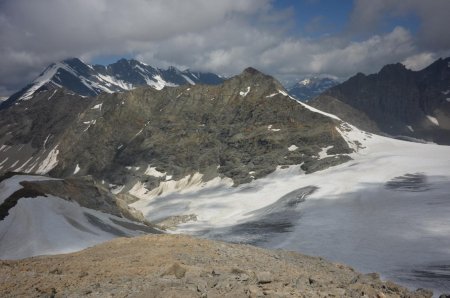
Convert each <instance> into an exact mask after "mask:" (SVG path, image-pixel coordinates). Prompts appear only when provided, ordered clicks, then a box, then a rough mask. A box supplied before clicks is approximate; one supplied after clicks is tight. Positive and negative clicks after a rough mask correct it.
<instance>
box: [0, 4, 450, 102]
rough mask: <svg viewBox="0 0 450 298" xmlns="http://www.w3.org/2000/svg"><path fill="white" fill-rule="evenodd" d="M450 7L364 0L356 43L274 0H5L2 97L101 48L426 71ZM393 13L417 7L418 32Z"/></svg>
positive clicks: (217, 64)
mask: <svg viewBox="0 0 450 298" xmlns="http://www.w3.org/2000/svg"><path fill="white" fill-rule="evenodd" d="M398 3H402V4H401V5H400V4H398ZM424 3H426V4H427V5H425V4H424ZM448 4H450V1H447V0H442V1H441V0H433V1H419V0H417V1H413V0H411V1H409V0H404V1H394V0H392V1H390V0H377V1H366V0H357V1H355V7H354V11H353V14H352V18H351V21H350V23H349V26H350V27H351V28H356V27H357V28H360V29H361V30H362V31H364V33H365V38H363V39H360V40H358V41H355V40H352V38H351V36H346V35H341V36H334V37H329V36H328V37H326V38H317V39H311V38H306V37H305V38H302V37H298V36H297V37H292V36H289V35H288V32H292V28H291V27H289V26H291V25H292V24H293V12H292V11H291V10H278V9H276V5H275V2H274V1H271V0H214V1H210V0H190V1H185V0H130V1H123V0H40V1H35V0H2V1H0V55H1V57H2V59H0V96H1V95H7V94H8V93H11V92H12V91H14V90H17V89H18V88H20V87H22V86H24V85H25V84H26V83H27V82H29V81H30V80H31V79H32V78H33V77H35V76H36V75H37V74H38V73H39V72H40V71H41V70H42V69H43V68H44V67H45V66H46V65H47V64H49V63H51V62H54V61H58V60H60V59H63V58H66V57H70V56H76V57H81V58H83V59H84V60H87V61H92V59H93V58H95V57H98V56H100V55H127V56H130V55H131V56H134V57H136V58H138V59H141V60H143V61H144V62H147V63H149V64H151V65H155V66H160V67H164V66H168V65H175V66H179V67H181V68H187V67H190V68H192V69H198V70H209V71H214V72H217V73H219V74H225V75H231V74H236V73H238V72H240V71H241V70H242V69H244V68H245V67H246V66H250V65H251V66H254V67H257V68H260V69H261V70H263V71H265V72H268V73H270V74H273V75H276V76H278V77H279V78H287V77H296V76H297V77H299V76H303V75H307V74H316V73H328V74H333V75H337V76H341V77H346V76H350V75H352V74H354V73H355V72H357V71H363V72H373V71H377V70H378V69H379V68H380V67H381V66H382V65H383V64H386V63H391V62H397V61H405V63H407V64H409V65H410V66H411V67H415V68H417V67H420V66H421V65H423V64H425V63H428V61H430V60H431V59H434V58H436V57H437V56H438V55H439V54H441V53H443V52H445V51H446V50H447V49H449V48H450V45H449V43H448V40H449V36H448V35H446V34H443V32H444V31H445V30H446V28H447V27H448V23H449V22H448V21H447V19H446V17H444V15H445V14H446V13H447V12H448V11H450V9H447V8H448ZM444 9H445V10H444ZM387 11H389V13H391V14H397V15H400V14H407V13H415V14H417V15H418V16H419V18H420V20H421V26H420V32H419V36H414V35H413V34H412V33H411V32H410V31H408V30H407V29H405V28H401V27H397V28H394V29H392V30H391V31H390V32H387V33H382V34H379V33H378V34H377V30H376V28H377V24H378V23H379V22H380V20H381V19H382V18H383V14H384V13H386V12H387ZM316 25H317V26H319V27H320V19H318V20H317V24H316ZM317 26H316V27H317ZM286 29H291V30H286ZM306 29H307V28H306ZM313 29H314V28H313ZM441 34H442V35H441Z"/></svg>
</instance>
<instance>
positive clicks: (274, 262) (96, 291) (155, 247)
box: [0, 235, 431, 298]
mask: <svg viewBox="0 0 450 298" xmlns="http://www.w3.org/2000/svg"><path fill="white" fill-rule="evenodd" d="M0 262H1V263H0V293H2V297H80V296H88V297H262V296H266V297H380V298H381V297H431V293H430V292H427V291H424V290H418V291H416V292H408V291H407V290H406V289H405V288H402V287H400V286H398V285H395V284H393V283H391V282H382V281H380V279H379V277H378V275H377V274H367V275H362V274H359V273H357V272H355V271H354V270H353V269H352V268H350V267H347V266H345V265H341V264H335V263H330V262H328V261H325V260H323V259H321V258H317V257H308V256H304V255H301V254H298V253H294V252H286V251H281V250H275V251H270V250H264V249H260V248H256V247H253V246H247V245H236V244H228V243H222V242H215V241H209V240H202V239H197V238H193V237H189V236H179V235H152V236H144V237H139V238H120V239H116V240H113V241H111V242H107V243H104V244H101V245H98V246H95V247H92V248H89V249H86V250H84V251H81V252H78V253H73V254H67V255H58V256H46V257H35V258H30V259H25V260H19V261H0Z"/></svg>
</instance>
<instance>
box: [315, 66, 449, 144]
mask: <svg viewBox="0 0 450 298" xmlns="http://www.w3.org/2000/svg"><path fill="white" fill-rule="evenodd" d="M449 82H450V58H446V59H442V58H441V59H438V60H436V61H435V62H433V63H432V64H430V65H429V66H428V67H426V68H424V69H422V70H419V71H412V70H409V69H407V68H406V67H405V66H404V65H403V64H401V63H396V64H389V65H386V66H384V67H383V68H382V69H381V70H380V71H379V72H378V73H375V74H370V75H365V74H362V73H358V74H356V75H355V76H353V77H351V78H350V79H348V80H347V81H345V82H343V83H342V84H340V85H337V86H335V87H332V88H330V89H328V90H327V91H325V92H324V93H323V94H321V95H320V96H319V97H318V98H316V99H314V100H313V101H311V105H313V106H315V107H316V108H318V109H322V110H324V111H327V112H330V113H334V114H336V115H337V116H340V117H341V118H342V119H343V120H344V121H347V122H350V123H354V124H355V125H358V124H357V121H356V122H354V121H355V120H354V119H352V118H351V117H348V115H347V116H346V115H344V113H343V111H344V110H345V109H346V108H345V107H344V106H343V105H341V107H339V108H336V105H338V104H339V102H342V103H344V104H346V105H349V106H351V107H352V108H353V109H355V110H357V111H359V112H360V113H361V114H360V116H359V118H365V119H370V121H371V122H372V124H371V125H369V126H371V127H372V129H371V128H368V127H369V126H366V128H368V129H369V131H371V132H383V133H385V134H387V135H390V136H394V137H397V136H399V137H401V136H405V137H411V138H417V139H423V140H426V141H431V142H437V143H439V144H450V96H449V94H450V83H449ZM330 100H333V101H334V104H333V106H334V108H331V106H330V105H329V104H330V103H331V102H330ZM374 124H375V125H374ZM374 126H376V127H374Z"/></svg>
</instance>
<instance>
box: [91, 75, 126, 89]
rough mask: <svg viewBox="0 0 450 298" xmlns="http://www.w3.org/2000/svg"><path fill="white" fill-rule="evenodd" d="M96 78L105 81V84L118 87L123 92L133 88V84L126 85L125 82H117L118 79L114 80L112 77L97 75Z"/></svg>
mask: <svg viewBox="0 0 450 298" xmlns="http://www.w3.org/2000/svg"><path fill="white" fill-rule="evenodd" d="M97 77H98V78H99V79H100V80H102V81H105V82H107V83H109V84H112V85H115V86H118V87H120V88H121V89H124V90H132V89H133V88H134V87H133V84H129V83H126V82H124V81H122V80H119V79H116V78H114V77H112V76H108V75H102V74H98V76H97ZM108 90H109V89H108ZM110 92H111V90H110Z"/></svg>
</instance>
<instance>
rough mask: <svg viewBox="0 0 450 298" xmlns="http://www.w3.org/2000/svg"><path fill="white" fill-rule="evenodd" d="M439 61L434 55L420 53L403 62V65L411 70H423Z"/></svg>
mask: <svg viewBox="0 0 450 298" xmlns="http://www.w3.org/2000/svg"><path fill="white" fill-rule="evenodd" d="M436 59H437V57H436V55H435V54H434V53H429V52H428V53H420V54H417V55H413V56H410V57H408V58H406V59H405V60H403V61H402V63H403V65H405V66H406V67H407V68H409V69H411V70H421V69H423V68H425V67H427V66H428V65H430V64H431V63H432V62H433V61H435V60H436Z"/></svg>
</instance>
